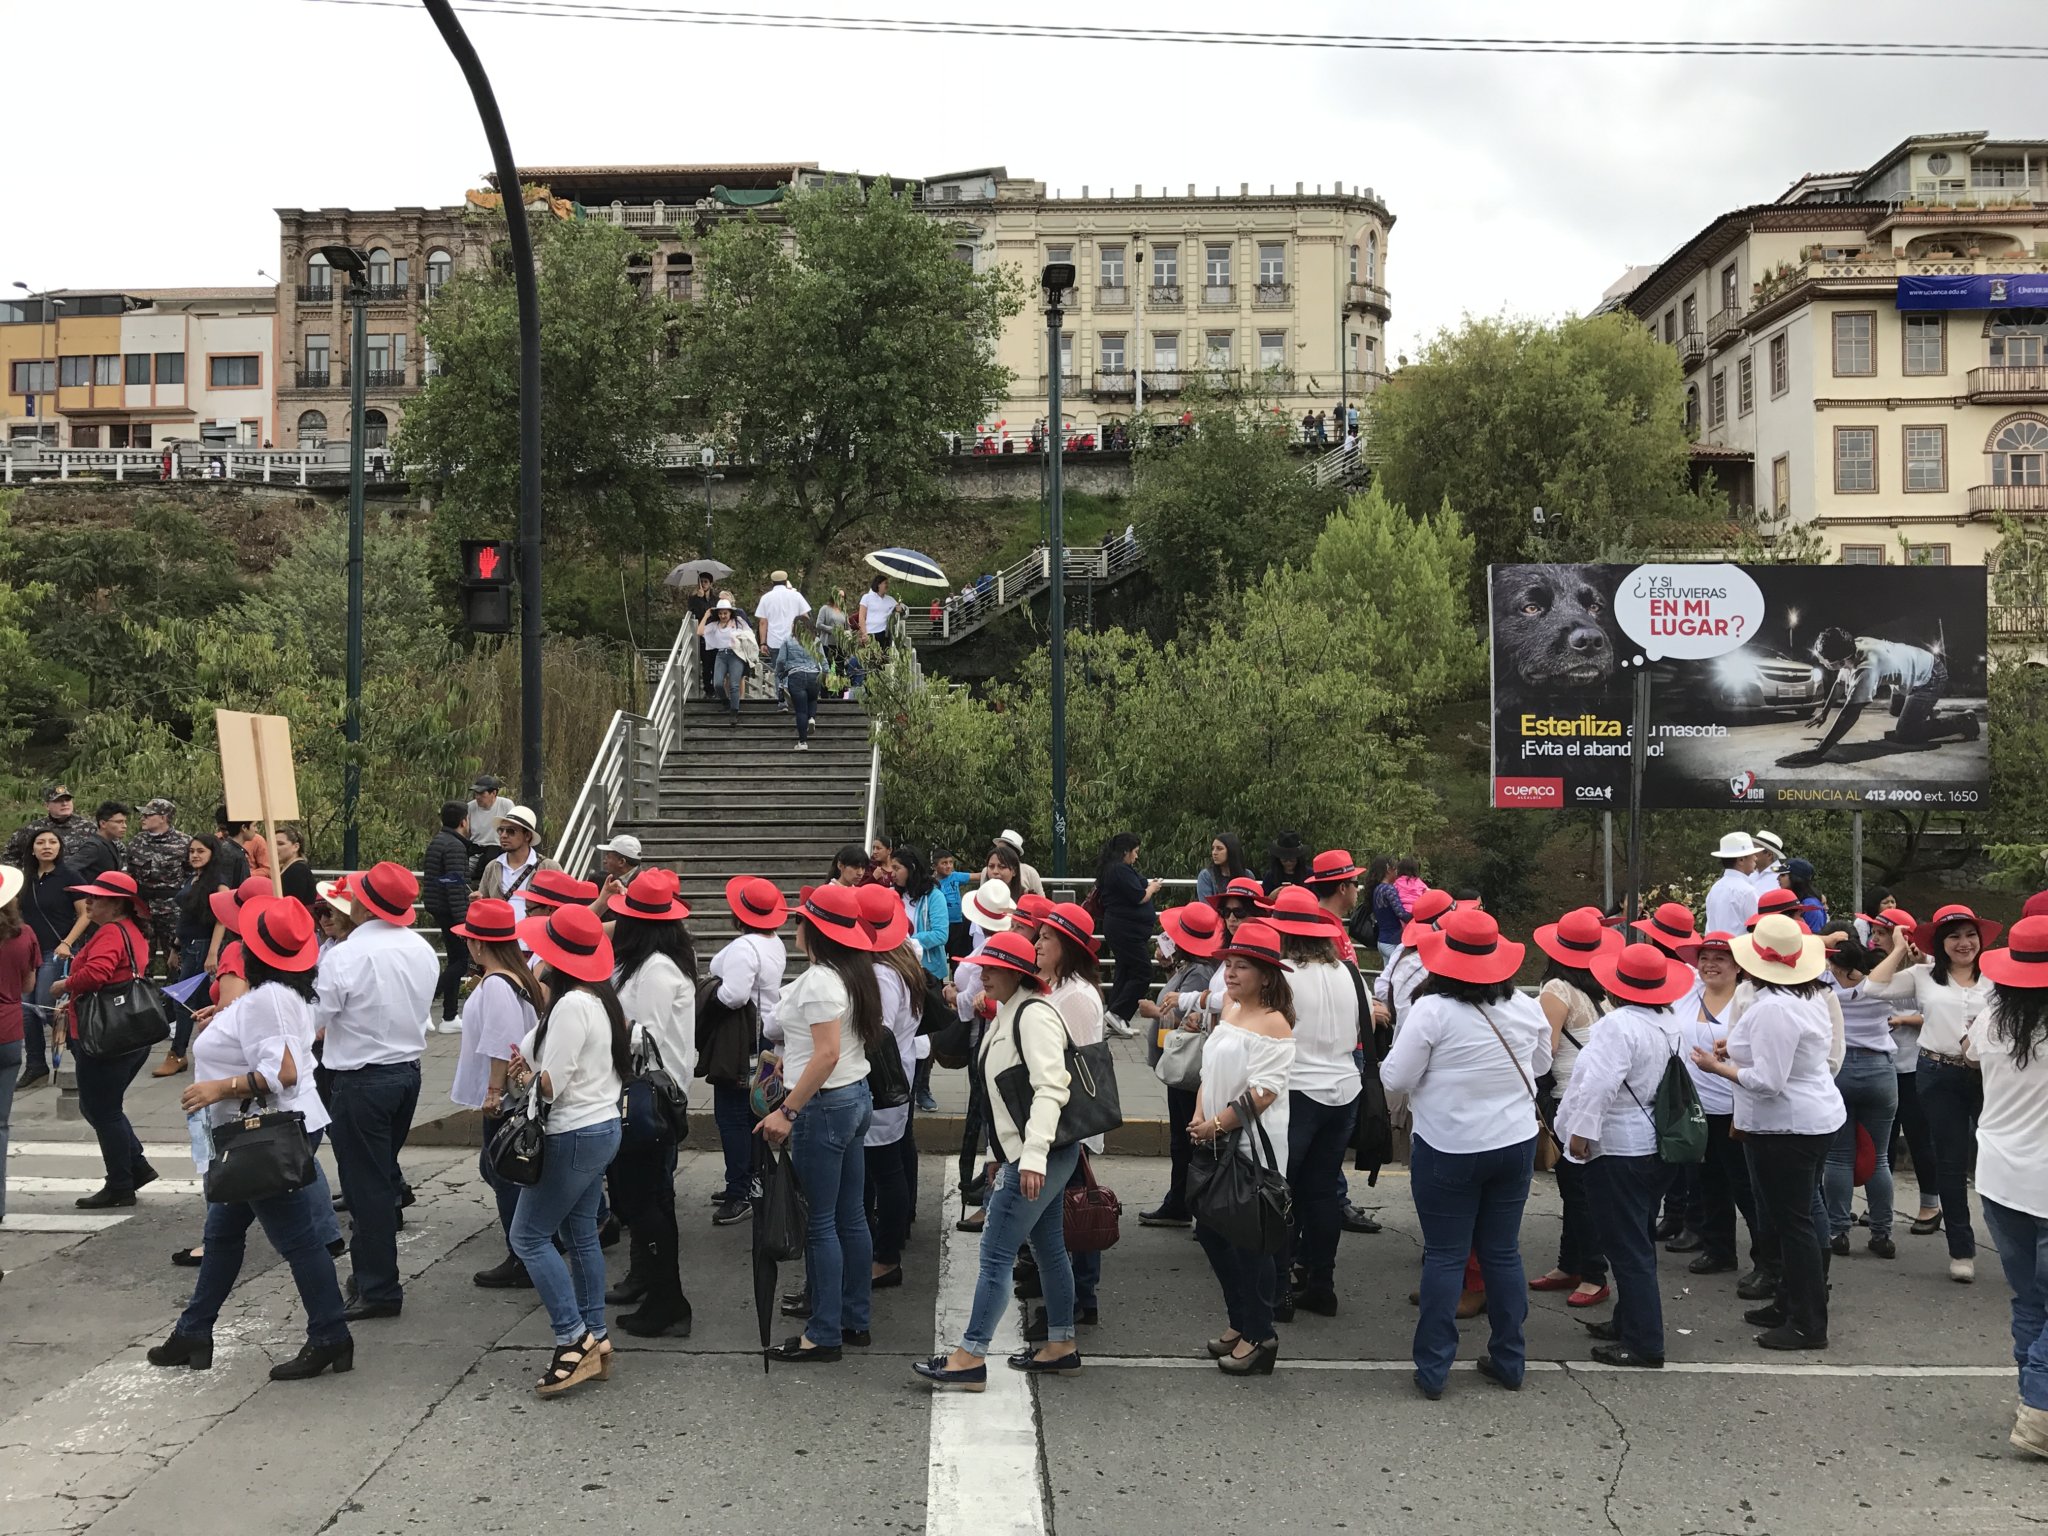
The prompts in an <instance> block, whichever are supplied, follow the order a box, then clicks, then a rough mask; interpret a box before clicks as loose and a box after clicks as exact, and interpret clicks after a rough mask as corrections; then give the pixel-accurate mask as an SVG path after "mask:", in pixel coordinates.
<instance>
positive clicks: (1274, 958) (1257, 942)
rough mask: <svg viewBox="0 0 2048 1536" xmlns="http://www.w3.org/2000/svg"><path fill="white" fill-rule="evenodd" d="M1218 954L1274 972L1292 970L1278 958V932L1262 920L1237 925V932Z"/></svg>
mask: <svg viewBox="0 0 2048 1536" xmlns="http://www.w3.org/2000/svg"><path fill="white" fill-rule="evenodd" d="M1218 953H1219V954H1221V955H1224V956H1226V957H1227V956H1232V955H1234V956H1236V957H1237V958H1238V959H1240V960H1256V961H1257V962H1258V963H1259V964H1260V965H1270V966H1272V967H1273V969H1274V970H1276V971H1291V970H1293V969H1294V967H1293V966H1291V965H1289V964H1288V963H1287V962H1286V961H1285V960H1283V959H1281V958H1280V930H1279V929H1277V928H1275V927H1274V926H1273V925H1272V924H1271V923H1269V922H1266V921H1265V920H1264V919H1263V918H1257V917H1254V918H1249V919H1247V920H1246V921H1244V922H1242V923H1239V924H1238V926H1237V932H1236V933H1233V934H1232V935H1231V936H1230V942H1229V943H1228V944H1225V945H1224V946H1223V948H1222V949H1221V950H1220V951H1218Z"/></svg>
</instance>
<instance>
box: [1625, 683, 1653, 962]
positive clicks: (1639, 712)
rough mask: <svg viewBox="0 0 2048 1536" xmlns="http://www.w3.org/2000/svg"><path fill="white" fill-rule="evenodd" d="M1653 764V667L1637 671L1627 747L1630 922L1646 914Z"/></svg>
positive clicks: (1627, 911)
mask: <svg viewBox="0 0 2048 1536" xmlns="http://www.w3.org/2000/svg"><path fill="white" fill-rule="evenodd" d="M1649 761H1650V665H1649V662H1648V660H1647V659H1646V660H1645V661H1644V662H1643V663H1642V664H1641V666H1639V667H1638V668H1637V670H1636V695H1635V730H1634V732H1633V734H1632V736H1631V738H1630V740H1629V744H1628V895H1627V898H1626V901H1627V910H1626V912H1625V914H1624V916H1625V917H1626V919H1627V921H1629V922H1631V923H1633V922H1634V921H1635V920H1636V919H1637V918H1639V917H1641V916H1642V915H1643V769H1644V768H1645V767H1647V766H1648V764H1649Z"/></svg>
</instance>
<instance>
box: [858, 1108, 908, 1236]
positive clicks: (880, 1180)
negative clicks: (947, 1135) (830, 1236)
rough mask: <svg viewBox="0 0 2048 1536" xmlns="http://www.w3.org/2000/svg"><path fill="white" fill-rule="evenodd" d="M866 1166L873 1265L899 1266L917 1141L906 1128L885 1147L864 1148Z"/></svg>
mask: <svg viewBox="0 0 2048 1536" xmlns="http://www.w3.org/2000/svg"><path fill="white" fill-rule="evenodd" d="M861 1153H862V1155H863V1157H864V1158H865V1160H866V1162H867V1209H868V1230H869V1231H870V1232H872V1233H873V1234H874V1240H875V1262H876V1263H877V1264H901V1263H902V1262H903V1239H904V1238H905V1237H906V1236H908V1235H909V1232H910V1209H911V1205H912V1203H913V1201H914V1200H915V1199H916V1191H917V1140H916V1138H915V1137H913V1136H912V1135H911V1134H910V1132H909V1130H908V1129H907V1128H906V1129H905V1130H904V1132H903V1134H902V1135H901V1136H899V1137H897V1138H896V1140H894V1141H892V1142H890V1143H889V1144H888V1145H887V1146H886V1147H863V1148H862V1149H861Z"/></svg>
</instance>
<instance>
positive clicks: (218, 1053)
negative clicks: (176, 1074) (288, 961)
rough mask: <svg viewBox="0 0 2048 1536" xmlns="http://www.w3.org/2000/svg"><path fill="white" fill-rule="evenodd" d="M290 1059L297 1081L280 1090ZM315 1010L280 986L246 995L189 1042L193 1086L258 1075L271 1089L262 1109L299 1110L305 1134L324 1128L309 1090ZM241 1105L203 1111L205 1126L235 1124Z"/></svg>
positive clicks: (226, 1102) (322, 1112) (225, 1103)
mask: <svg viewBox="0 0 2048 1536" xmlns="http://www.w3.org/2000/svg"><path fill="white" fill-rule="evenodd" d="M287 1050H289V1051H290V1052H291V1054H292V1068H293V1070H294V1071H295V1072H296V1073H297V1075H298V1081H297V1082H295V1083H293V1084H292V1086H291V1087H289V1088H286V1087H284V1086H283V1069H284V1054H285V1052H286V1051H287ZM313 1066H314V1062H313V1005H312V1004H311V1003H309V1002H307V1001H306V1000H305V999H304V998H303V997H301V996H299V994H298V993H296V992H294V991H293V990H292V989H291V988H290V987H287V986H285V985H283V984H282V983H280V982H274V981H273V982H266V983H265V984H264V985H262V986H260V987H257V988H255V989H254V990H253V991H250V992H245V993H243V994H242V995H241V996H240V997H238V998H236V999H235V1000H234V1001H233V1002H232V1003H229V1004H228V1005H227V1006H226V1007H225V1008H223V1009H221V1011H220V1012H219V1013H217V1014H215V1015H214V1016H213V1022H212V1023H210V1024H208V1025H207V1026H206V1028H204V1029H202V1030H200V1031H199V1033H198V1034H197V1035H195V1036H193V1039H192V1080H193V1081H194V1082H199V1083H204V1082H212V1081H214V1080H216V1079H218V1078H223V1077H240V1076H242V1075H243V1074H244V1073H248V1072H260V1073H262V1074H263V1077H264V1079H265V1081H267V1082H268V1083H269V1084H270V1089H271V1093H270V1098H269V1100H268V1101H267V1103H266V1104H265V1105H263V1106H260V1107H264V1108H276V1109H279V1110H286V1111H290V1110H297V1111H298V1112H299V1113H300V1114H302V1115H304V1116H305V1117H306V1134H307V1135H309V1136H310V1135H312V1134H313V1132H315V1131H317V1130H320V1129H322V1128H323V1127H325V1126H326V1125H327V1123H328V1119H329V1117H328V1114H327V1106H326V1105H324V1104H322V1103H321V1102H320V1095H319V1094H318V1093H317V1092H316V1091H315V1090H314V1088H313ZM241 1113H242V1101H241V1100H240V1099H222V1100H221V1101H220V1102H219V1103H217V1104H210V1105H208V1106H207V1109H206V1118H207V1123H208V1124H210V1125H220V1124H222V1123H223V1122H225V1121H229V1120H234V1119H238V1118H239V1117H240V1116H241Z"/></svg>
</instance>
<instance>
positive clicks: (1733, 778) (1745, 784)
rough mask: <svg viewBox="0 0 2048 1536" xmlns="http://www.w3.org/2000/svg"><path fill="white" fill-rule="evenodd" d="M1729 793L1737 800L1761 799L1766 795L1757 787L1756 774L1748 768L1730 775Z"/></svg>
mask: <svg viewBox="0 0 2048 1536" xmlns="http://www.w3.org/2000/svg"><path fill="white" fill-rule="evenodd" d="M1728 793H1729V794H1731V795H1733V796H1734V797H1735V798H1736V799H1737V800H1761V799H1763V797H1764V792H1763V791H1762V790H1760V789H1758V788H1757V787H1756V775H1755V774H1754V773H1752V772H1751V771H1750V770H1749V769H1747V768H1745V769H1743V770H1742V772H1740V773H1732V774H1730V775H1729V776H1728Z"/></svg>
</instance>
